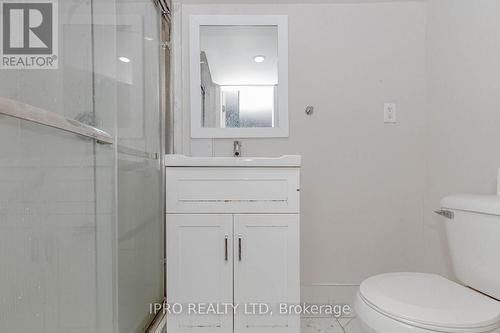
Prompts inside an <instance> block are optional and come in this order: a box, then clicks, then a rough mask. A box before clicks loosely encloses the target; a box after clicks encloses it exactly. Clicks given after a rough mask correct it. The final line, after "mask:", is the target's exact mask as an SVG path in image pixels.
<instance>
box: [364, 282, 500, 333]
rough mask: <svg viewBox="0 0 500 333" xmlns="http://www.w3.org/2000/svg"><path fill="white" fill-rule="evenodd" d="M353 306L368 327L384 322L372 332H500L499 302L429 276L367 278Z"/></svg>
mask: <svg viewBox="0 0 500 333" xmlns="http://www.w3.org/2000/svg"><path fill="white" fill-rule="evenodd" d="M356 303H357V304H356V307H357V310H358V312H359V313H358V314H359V316H360V318H361V320H362V321H363V319H364V318H363V316H364V315H365V316H366V317H367V318H368V317H369V320H367V321H370V323H367V324H369V325H370V324H371V325H377V322H382V321H383V322H384V325H383V326H384V329H382V330H380V329H379V330H376V329H375V332H388V330H387V325H390V324H392V325H393V326H397V325H403V326H404V327H407V328H408V330H406V329H405V330H403V329H402V328H399V329H396V330H394V332H403V331H408V332H410V331H411V332H447V333H454V332H457V333H458V332H460V333H480V332H498V331H500V329H499V323H500V302H498V301H495V300H493V299H490V298H488V297H487V296H484V295H482V294H480V293H478V292H475V291H473V290H471V289H468V288H466V287H463V286H461V285H459V284H457V283H454V282H452V281H450V280H447V279H445V278H443V277H441V276H438V275H433V274H422V273H391V274H382V275H377V276H374V277H371V278H369V279H367V280H365V281H364V282H363V283H362V284H361V286H360V290H359V293H358V298H357V300H356ZM377 318H379V319H380V320H378V319H377ZM388 319H389V321H388Z"/></svg>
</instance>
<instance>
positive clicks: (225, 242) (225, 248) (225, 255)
mask: <svg viewBox="0 0 500 333" xmlns="http://www.w3.org/2000/svg"><path fill="white" fill-rule="evenodd" d="M228 239H229V236H228V235H226V237H224V260H226V261H227V260H228V252H227V240H228Z"/></svg>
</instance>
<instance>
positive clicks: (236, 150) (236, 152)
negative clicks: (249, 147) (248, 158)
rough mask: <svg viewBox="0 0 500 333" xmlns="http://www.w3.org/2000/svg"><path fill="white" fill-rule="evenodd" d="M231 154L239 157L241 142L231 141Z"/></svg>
mask: <svg viewBox="0 0 500 333" xmlns="http://www.w3.org/2000/svg"><path fill="white" fill-rule="evenodd" d="M233 156H234V157H241V142H239V141H238V140H236V141H234V142H233Z"/></svg>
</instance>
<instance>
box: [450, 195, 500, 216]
mask: <svg viewBox="0 0 500 333" xmlns="http://www.w3.org/2000/svg"><path fill="white" fill-rule="evenodd" d="M441 207H442V208H445V209H451V210H463V211H467V212H475V213H483V214H490V215H499V216H500V196H497V195H471V194H460V195H450V196H447V197H445V198H443V200H441Z"/></svg>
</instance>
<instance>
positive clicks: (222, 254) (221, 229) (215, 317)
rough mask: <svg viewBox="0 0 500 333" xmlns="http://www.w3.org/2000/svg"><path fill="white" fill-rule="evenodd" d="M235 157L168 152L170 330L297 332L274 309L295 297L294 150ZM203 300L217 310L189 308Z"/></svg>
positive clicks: (291, 320)
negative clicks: (271, 157) (196, 161)
mask: <svg viewBox="0 0 500 333" xmlns="http://www.w3.org/2000/svg"><path fill="white" fill-rule="evenodd" d="M186 159H189V158H187V157H186ZM216 160H217V159H216ZM233 160H234V159H220V160H219V161H218V162H219V163H216V162H213V161H212V162H210V163H201V162H200V163H201V164H202V165H201V166H198V165H194V166H193V165H191V166H189V165H190V162H192V160H190V159H189V160H186V161H185V162H184V163H181V162H179V161H178V160H176V161H171V160H170V163H169V159H167V172H166V184H167V192H166V193H167V195H166V200H167V205H166V209H167V219H166V220H167V222H166V223H167V228H166V230H167V300H168V303H169V304H170V305H171V306H172V305H173V304H181V305H182V307H183V313H182V314H171V315H169V317H168V322H167V325H168V333H187V332H192V333H196V332H207V333H218V332H221V333H222V332H224V333H226V332H227V333H229V332H238V333H240V332H241V333H243V332H247V333H268V332H276V333H285V332H286V333H295V332H296V333H298V332H299V329H300V325H299V316H298V315H295V314H293V315H284V314H280V313H279V310H280V304H281V303H283V304H289V305H292V304H298V303H299V300H300V267H299V248H300V242H299V195H300V187H299V166H300V158H299V157H295V159H293V160H292V161H290V160H286V159H285V160H283V159H281V160H280V159H275V160H277V161H275V162H276V163H278V162H279V163H280V164H279V165H272V164H271V165H269V164H270V163H269V161H267V163H265V162H264V161H260V163H257V162H256V161H255V160H253V159H247V160H248V161H247V164H245V163H244V161H242V160H238V161H233ZM252 162H253V163H254V164H252ZM292 162H293V163H292ZM230 163H238V164H237V165H232V164H230ZM214 164H215V165H214ZM242 164H243V165H242ZM248 164H251V165H250V166H248ZM256 164H257V165H256ZM185 165H188V166H185ZM218 165H220V166H218ZM259 165H265V166H262V167H261V166H259ZM209 304H212V305H215V306H217V305H218V306H219V308H218V309H216V310H217V312H218V313H217V314H214V313H209V314H207V313H195V311H189V307H191V308H193V306H195V305H196V306H198V305H205V306H208V305H209ZM254 304H262V306H261V308H260V310H262V311H263V312H265V311H266V310H267V308H266V306H269V310H272V314H270V313H266V314H259V313H258V310H259V308H258V306H255V307H254ZM231 305H235V306H237V308H236V310H235V311H233V308H232V307H231ZM226 308H227V310H228V311H224V310H225V309H226ZM204 310H206V309H204ZM254 310H257V311H254ZM196 312H198V311H196ZM200 312H206V311H200ZM254 313H255V314H254Z"/></svg>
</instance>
